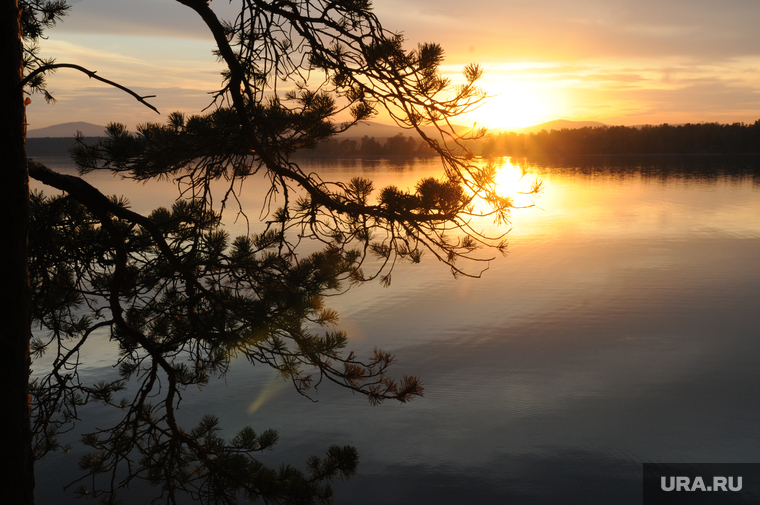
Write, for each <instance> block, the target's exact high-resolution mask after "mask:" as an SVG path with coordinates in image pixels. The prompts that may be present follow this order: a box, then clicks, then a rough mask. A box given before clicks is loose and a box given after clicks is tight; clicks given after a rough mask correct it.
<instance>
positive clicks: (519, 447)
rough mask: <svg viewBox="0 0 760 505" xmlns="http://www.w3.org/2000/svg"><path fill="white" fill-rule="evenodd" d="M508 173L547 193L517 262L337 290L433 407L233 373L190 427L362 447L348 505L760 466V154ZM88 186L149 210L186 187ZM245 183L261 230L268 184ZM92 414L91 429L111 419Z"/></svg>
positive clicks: (598, 497)
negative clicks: (656, 472) (478, 273)
mask: <svg viewBox="0 0 760 505" xmlns="http://www.w3.org/2000/svg"><path fill="white" fill-rule="evenodd" d="M39 161H42V162H47V163H48V164H49V165H50V166H51V167H53V168H60V169H64V170H65V169H68V168H69V167H70V164H69V162H68V161H66V160H61V159H58V158H56V159H42V158H40V159H39ZM501 163H502V164H503V165H504V167H505V168H504V169H503V173H504V175H503V184H504V185H505V187H506V186H509V185H512V187H514V188H518V189H519V188H520V187H521V185H525V184H527V182H526V181H529V180H532V179H533V178H540V179H542V180H543V181H544V184H545V190H544V192H543V194H542V195H541V196H540V198H538V199H535V204H536V206H535V207H532V208H526V209H519V210H515V211H514V212H513V213H512V219H511V221H512V226H513V229H512V231H511V232H510V234H509V235H508V237H509V249H508V254H507V256H506V257H498V258H496V259H494V260H493V261H491V262H490V263H489V269H488V270H487V271H485V272H484V273H483V275H482V278H480V279H470V278H457V279H454V278H453V277H452V276H451V274H450V273H449V271H448V269H447V268H446V267H445V265H442V264H441V263H438V262H437V261H435V259H434V258H432V257H430V256H429V255H428V256H427V257H423V261H422V264H420V265H407V264H404V265H401V266H400V267H398V268H397V270H395V271H394V274H393V282H392V284H391V286H390V287H388V288H382V287H381V286H379V284H377V283H372V284H365V285H363V286H359V287H357V288H353V289H352V290H350V291H349V293H348V294H346V295H342V296H336V297H333V298H330V299H329V300H328V305H329V306H331V307H332V308H334V309H336V310H337V311H338V313H339V315H340V328H342V329H345V330H346V331H347V332H348V335H349V338H350V345H349V348H350V349H353V350H356V351H357V352H358V353H359V355H360V356H361V355H363V354H367V353H369V352H370V351H371V350H372V348H374V347H375V346H378V347H381V348H383V349H384V350H387V351H391V352H393V353H394V354H395V355H396V356H397V358H398V361H397V363H396V364H395V365H394V367H393V371H392V373H393V374H394V375H396V376H401V375H402V374H413V375H418V376H420V377H421V378H422V380H423V383H424V385H425V396H424V398H418V399H415V400H414V401H412V402H411V403H408V404H404V405H398V404H392V403H386V404H383V405H381V406H378V407H371V406H370V405H368V404H367V402H366V400H364V399H363V398H362V397H360V396H357V395H352V394H351V393H350V392H348V391H346V390H341V389H340V388H338V387H329V386H325V387H322V388H320V389H319V391H318V394H317V396H316V397H315V399H318V400H319V401H318V402H317V403H312V402H309V401H308V400H307V399H305V398H303V397H302V396H300V395H299V394H297V393H296V392H295V391H294V390H293V388H292V386H290V385H289V384H288V383H285V382H283V381H281V380H279V379H277V377H276V376H275V375H274V374H273V373H271V371H270V370H268V369H266V368H265V367H263V366H257V367H255V368H253V367H251V366H250V365H248V364H246V363H245V362H242V361H241V362H239V363H235V364H234V365H236V366H234V365H233V370H232V372H231V373H230V374H229V376H228V377H227V379H226V383H225V382H223V381H216V382H215V383H213V384H211V385H210V386H209V387H207V388H206V389H205V390H204V391H202V392H200V393H197V392H196V393H192V394H188V395H187V397H186V398H185V400H184V401H183V403H182V411H181V412H182V416H183V418H184V419H185V420H186V425H187V426H189V425H191V424H195V423H197V421H198V420H199V418H200V417H201V416H202V415H203V414H205V413H214V414H216V415H218V416H219V417H220V418H221V420H222V426H223V427H224V428H225V431H224V433H225V434H227V435H233V434H234V433H236V432H237V431H238V430H239V429H241V428H242V427H244V426H246V425H251V426H252V427H253V428H254V429H256V430H257V431H261V430H264V429H266V428H270V427H271V428H274V429H277V430H278V431H279V433H280V442H279V443H278V444H277V445H276V446H275V447H274V450H272V451H269V452H267V453H265V454H264V456H263V457H262V461H264V462H265V463H267V464H272V465H278V464H279V463H281V462H289V463H291V464H294V465H297V466H303V464H304V462H305V460H306V458H307V457H308V456H309V455H311V454H321V453H323V452H324V450H326V449H327V447H328V446H329V445H330V444H332V443H337V444H340V445H343V444H352V445H354V446H356V448H357V449H358V451H359V454H360V457H361V463H360V466H359V473H358V475H356V476H355V477H354V478H352V479H351V480H349V481H346V482H341V481H337V482H336V483H335V485H334V489H335V494H336V503H338V504H346V505H347V504H354V503H363V504H387V503H400V504H423V505H424V504H431V505H433V504H435V505H441V504H462V503H477V504H489V503H529V504H556V503H587V504H610V503H615V504H640V503H641V499H642V491H641V475H642V463H645V462H665V463H675V462H683V463H700V462H704V463H723V462H725V463H745V462H747V463H754V462H760V429H758V427H760V403H759V402H758V398H760V157H707V156H703V157H677V156H668V157H655V156H653V157H646V158H636V157H611V158H605V157H588V158H579V159H570V158H567V159H558V158H545V159H512V160H502V162H501ZM305 164H307V165H309V166H310V169H311V170H314V171H317V172H319V173H320V174H321V175H322V177H323V178H324V179H325V180H328V179H331V178H333V179H342V180H346V179H348V178H350V177H352V176H354V175H362V176H364V177H368V178H373V179H375V180H376V181H377V184H376V186H382V185H385V184H391V183H392V184H395V185H397V186H399V187H401V188H407V187H413V186H414V183H415V182H416V181H417V180H418V179H420V178H422V177H424V176H427V175H430V174H434V173H436V172H437V164H436V162H435V160H391V161H389V160H375V161H372V160H328V161H313V160H312V161H308V162H305ZM519 169H524V170H525V171H526V172H527V175H526V176H525V178H523V180H521V181H520V180H518V177H519V176H518V173H519V172H520V170H519ZM89 180H91V181H93V182H94V183H95V185H96V186H99V187H101V188H104V192H106V193H109V194H113V193H120V194H126V195H127V196H128V197H129V198H130V200H131V201H132V205H133V208H134V210H137V211H140V212H148V211H149V210H150V209H152V208H153V207H155V206H156V205H158V204H159V203H160V204H164V205H166V204H168V203H170V201H171V196H172V194H174V193H176V191H174V190H172V189H171V185H167V184H164V183H158V184H153V183H150V184H148V185H140V184H133V183H129V182H125V181H121V180H118V179H113V178H111V177H110V176H108V175H106V174H93V175H91V176H89ZM173 191H174V193H173ZM244 191H245V193H244V195H245V198H243V205H244V206H245V207H246V208H250V209H253V210H252V211H251V212H249V215H250V216H251V217H252V218H255V217H256V216H257V215H258V207H259V205H260V204H259V203H258V202H260V197H261V189H260V188H258V189H257V188H254V187H251V188H245V189H244ZM48 192H50V193H54V192H52V191H48ZM518 203H522V204H529V203H530V202H529V201H522V202H518ZM230 227H231V228H232V229H233V230H234V231H240V230H243V229H244V224H243V223H242V222H241V221H240V220H238V222H237V223H230ZM234 231H233V233H234ZM473 268H475V267H473ZM96 344H97V345H95V346H94V347H93V348H91V349H90V350H89V351H88V354H87V355H86V356H83V358H82V359H83V362H84V364H85V367H86V368H83V369H82V372H83V374H84V375H85V376H86V377H88V378H90V377H91V378H92V379H93V381H94V380H97V379H98V377H101V376H104V375H109V374H113V373H114V371H113V369H112V368H111V364H112V363H113V358H112V357H113V348H112V347H111V346H110V345H109V344H108V342H107V338H106V337H105V336H104V337H102V338H101V341H100V342H96ZM33 368H37V369H38V371H41V370H42V369H43V368H44V362H41V363H37V364H35V365H34V366H33ZM98 412H99V410H98V408H97V407H94V406H88V407H87V408H86V409H85V412H84V413H83V416H87V415H90V418H89V420H86V421H85V422H84V423H83V424H82V425H81V427H83V428H85V429H86V427H87V426H92V425H93V423H94V424H98V425H100V426H101V427H102V426H105V424H104V423H106V422H108V419H109V418H108V415H105V416H103V415H101V414H98ZM93 419H97V421H95V420H93ZM77 454H78V450H74V451H72V453H71V454H53V455H51V456H49V457H47V458H46V459H44V460H43V461H41V462H40V463H39V464H38V466H37V491H36V493H37V496H38V500H39V503H47V504H54V503H69V501H70V499H71V495H70V494H68V495H62V494H61V492H60V486H61V484H63V483H64V480H65V479H67V478H71V477H72V476H75V475H76V470H75V466H76V465H75V461H76V455H77ZM141 492H142V491H140V490H135V491H134V493H135V494H138V495H139V493H141Z"/></svg>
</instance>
